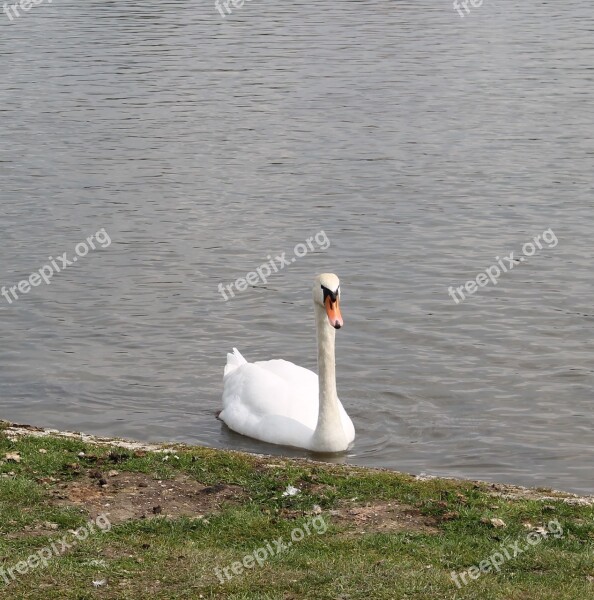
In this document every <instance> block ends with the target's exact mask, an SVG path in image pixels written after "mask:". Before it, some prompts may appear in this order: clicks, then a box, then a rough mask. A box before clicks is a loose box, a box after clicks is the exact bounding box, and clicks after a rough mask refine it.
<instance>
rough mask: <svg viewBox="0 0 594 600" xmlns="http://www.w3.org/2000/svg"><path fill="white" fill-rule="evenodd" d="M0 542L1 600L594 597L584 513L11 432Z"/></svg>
mask: <svg viewBox="0 0 594 600" xmlns="http://www.w3.org/2000/svg"><path fill="white" fill-rule="evenodd" d="M288 486H293V487H294V488H295V489H297V490H299V492H298V493H295V495H290V494H285V495H283V494H284V493H286V492H287V488H288ZM99 515H105V516H104V517H102V518H103V519H104V520H107V521H108V522H109V527H107V526H105V527H103V528H100V527H99V523H100V521H99V520H97V517H98V516H99ZM89 523H95V527H92V528H90V527H89ZM103 523H104V524H105V521H103ZM551 523H557V524H558V527H557V525H554V526H553V525H550V524H551ZM77 528H83V529H84V530H85V531H86V533H87V536H85V537H86V539H82V537H83V530H82V529H78V538H81V539H78V538H77V537H76V536H75V534H74V533H73V532H74V531H75V530H77ZM108 529H109V530H108ZM0 530H1V533H2V536H1V537H0V567H2V569H4V571H3V572H2V573H4V575H3V576H2V575H0V598H18V599H21V598H23V599H25V598H40V599H41V598H44V599H46V598H49V599H54V598H55V599H58V598H59V599H61V600H62V599H78V600H81V599H87V598H113V599H118V600H120V599H134V600H136V599H138V598H143V599H148V598H163V599H168V600H169V599H176V598H230V599H237V600H239V599H242V600H243V599H245V600H248V599H249V600H260V599H262V600H263V599H271V600H273V599H274V600H277V599H286V600H289V599H298V598H299V599H301V598H304V599H308V600H310V599H322V598H324V599H333V600H336V599H343V600H346V599H348V600H355V599H359V598H365V599H386V600H388V599H389V600H394V599H401V598H402V599H404V598H406V599H411V600H414V599H418V600H421V599H424V600H425V599H426V600H441V599H449V598H452V599H454V598H460V599H463V598H469V599H470V598H476V599H479V598H480V599H481V600H489V599H495V598H498V599H503V598H505V599H507V600H512V599H517V600H528V599H530V600H538V599H549V598H550V599H552V598H556V599H557V598H558V599H585V598H594V584H593V583H592V581H594V561H593V560H592V559H593V557H592V549H593V547H594V508H593V507H592V505H591V502H589V501H588V500H584V499H579V498H574V497H569V496H568V497H564V496H563V495H561V494H553V493H547V492H544V491H530V490H523V489H519V488H511V487H506V486H497V485H496V486H493V485H489V484H483V483H473V482H463V481H453V480H441V479H430V480H420V479H417V478H415V477H412V476H409V475H405V474H399V473H390V472H384V471H376V470H368V469H361V468H356V467H343V466H335V465H326V464H317V463H311V462H307V461H295V460H285V459H281V458H278V457H259V456H252V455H246V454H239V453H234V452H226V451H220V450H212V449H207V448H199V447H179V446H172V447H169V448H168V450H167V451H163V449H158V448H157V449H155V448H151V447H143V446H140V445H133V444H131V445H128V446H127V447H117V446H114V445H112V444H110V443H107V442H104V443H99V444H97V443H96V441H94V440H90V439H89V440H87V441H83V440H82V439H81V436H71V437H63V436H59V435H43V436H41V432H39V431H34V430H33V431H23V430H21V431H18V430H15V429H14V428H12V429H11V428H10V427H9V426H8V424H3V425H2V426H0ZM529 533H531V535H532V538H531V539H532V542H533V543H534V545H531V544H530V543H529V542H527V535H528V534H529ZM545 534H546V535H545ZM60 539H64V540H65V541H66V542H67V543H68V544H70V545H71V547H69V548H65V547H63V546H62V545H61V543H58V540H60ZM537 539H538V540H539V541H538V542H536V540H537ZM72 542H75V543H72ZM289 542H290V543H291V545H290V547H289V546H288V544H289ZM52 544H54V545H53V547H52ZM285 545H286V546H285ZM44 549H46V550H45V554H44ZM518 550H521V552H519V554H518V556H515V557H514V556H513V554H514V553H518ZM50 553H51V555H52V556H51V558H47V560H46V562H47V566H44V564H43V562H41V563H40V564H39V565H37V564H36V563H37V562H39V560H40V559H39V558H38V559H37V560H36V559H35V558H33V559H30V558H29V557H31V556H37V557H39V556H41V557H46V556H48V555H49V554H50ZM264 553H265V554H266V555H267V556H266V557H263V554H264ZM495 553H499V555H500V556H501V557H502V558H503V560H501V559H499V558H497V559H496V560H495V562H497V563H498V565H497V568H490V569H488V566H487V563H485V562H483V572H482V573H481V572H480V570H479V568H478V567H479V565H480V564H481V561H485V560H487V559H490V557H492V556H495ZM508 556H509V558H508ZM244 557H251V558H244ZM27 560H29V561H30V562H32V563H33V565H34V566H33V567H31V566H29V565H28V564H27V563H26V562H20V561H27ZM258 562H259V563H261V564H258ZM241 563H243V564H241ZM499 563H500V564H499ZM490 564H491V567H493V563H490ZM16 565H19V566H20V571H21V573H19V572H18V568H17V567H16ZM475 565H476V567H477V569H476V570H472V567H473V566H475ZM217 568H218V569H220V571H218V572H217V571H215V569H217ZM11 569H12V570H11ZM224 569H226V571H225V570H224ZM469 569H471V571H470V573H471V574H472V576H477V571H478V573H479V574H478V578H477V579H473V578H472V576H471V574H468V570H469ZM452 571H455V572H458V573H460V572H466V574H465V576H464V577H463V578H462V579H459V581H460V587H457V586H456V584H455V583H454V582H453V580H452V578H451V577H450V573H451V572H452ZM217 573H218V576H217ZM229 576H230V578H229ZM221 579H222V580H223V581H224V582H223V583H221ZM464 579H465V580H466V581H467V585H464V583H463V581H464ZM6 580H8V582H9V583H8V584H7V583H6Z"/></svg>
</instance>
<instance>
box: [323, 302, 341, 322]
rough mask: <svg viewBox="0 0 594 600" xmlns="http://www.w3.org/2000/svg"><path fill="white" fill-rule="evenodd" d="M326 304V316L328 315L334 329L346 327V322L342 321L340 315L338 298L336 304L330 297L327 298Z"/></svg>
mask: <svg viewBox="0 0 594 600" xmlns="http://www.w3.org/2000/svg"><path fill="white" fill-rule="evenodd" d="M324 304H325V306H326V314H327V315H328V321H330V325H332V327H334V329H340V328H341V327H342V326H343V325H344V321H343V320H342V315H341V314H340V306H339V304H338V298H336V301H335V302H332V298H330V296H326V301H325V302H324Z"/></svg>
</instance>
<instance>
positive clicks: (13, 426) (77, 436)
mask: <svg viewBox="0 0 594 600" xmlns="http://www.w3.org/2000/svg"><path fill="white" fill-rule="evenodd" d="M0 432H2V433H4V434H6V435H7V436H8V437H9V438H12V439H18V438H20V437H26V436H31V437H37V438H43V437H58V438H65V439H72V440H77V441H80V442H83V443H85V444H91V445H95V446H108V447H113V448H122V449H125V450H140V451H145V452H156V453H163V454H171V453H173V452H174V451H175V450H180V449H183V450H192V449H200V450H208V451H212V452H221V453H230V454H234V455H237V456H246V457H253V458H257V459H261V460H270V461H277V462H279V461H283V462H284V463H289V464H290V463H295V464H302V465H309V466H311V465H323V466H327V467H334V468H336V467H338V468H342V469H346V470H348V471H351V472H353V473H391V474H394V475H401V476H402V475H403V476H408V477H412V478H414V479H415V480H416V481H444V482H450V483H460V484H469V483H470V484H475V485H477V486H481V487H485V486H486V487H487V488H490V489H491V490H493V494H494V495H496V496H500V497H501V498H504V499H509V500H514V499H529V500H539V501H543V502H545V501H553V500H556V501H563V502H565V503H566V504H571V505H577V506H594V494H576V493H574V492H567V491H564V490H557V489H553V488H546V487H526V486H522V485H516V484H511V483H510V484H508V483H495V482H490V481H484V480H482V479H463V478H457V477H442V476H437V475H412V474H410V473H405V472H403V471H395V470H393V469H387V468H383V467H366V466H360V465H350V464H336V463H332V462H326V461H323V460H313V459H311V458H306V457H286V456H282V455H278V454H259V453H255V452H245V451H241V450H232V449H226V448H213V447H210V446H198V445H192V444H184V443H173V444H172V443H167V442H139V441H137V440H130V439H125V438H117V437H105V436H97V435H92V434H87V433H84V432H76V431H61V430H58V429H54V428H49V427H41V426H37V425H30V424H23V423H12V422H10V421H5V420H2V419H0Z"/></svg>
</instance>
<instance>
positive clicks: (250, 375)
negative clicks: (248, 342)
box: [219, 360, 318, 444]
mask: <svg viewBox="0 0 594 600" xmlns="http://www.w3.org/2000/svg"><path fill="white" fill-rule="evenodd" d="M317 380H318V378H317V375H316V374H315V373H313V372H312V371H308V370H307V369H303V368H302V367H298V366H297V365H294V364H293V363H289V362H288V361H284V360H272V361H263V362H258V363H246V364H244V365H241V366H240V367H238V368H237V369H235V370H234V371H233V372H231V373H229V374H228V375H227V376H226V377H225V378H224V388H223V410H222V412H221V414H220V415H219V417H220V418H221V419H222V420H223V421H224V422H225V423H226V424H227V425H228V426H229V427H230V428H231V429H233V430H234V431H237V432H238V433H242V434H243V435H248V436H251V437H256V438H258V439H263V438H262V430H263V429H265V428H264V426H263V425H262V423H263V422H264V421H263V419H266V420H268V422H270V421H269V420H270V419H271V418H272V417H275V418H276V417H278V418H283V419H287V420H291V421H293V422H295V423H296V424H300V425H301V426H303V427H304V428H306V429H310V430H311V431H313V429H314V428H315V425H316V422H317V418H318V389H317V387H318V386H317ZM293 426H295V425H293ZM288 431H289V430H288V428H287V427H283V428H282V429H281V430H280V431H279V435H280V436H282V435H283V433H285V434H287V433H288ZM310 433H311V432H310ZM302 434H303V432H301V433H300V434H299V436H300V435H302ZM266 441H269V440H266ZM274 443H281V444H287V443H288V442H287V441H283V440H279V439H276V440H275V441H274Z"/></svg>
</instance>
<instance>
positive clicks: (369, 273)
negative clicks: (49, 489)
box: [0, 0, 594, 492]
mask: <svg viewBox="0 0 594 600" xmlns="http://www.w3.org/2000/svg"><path fill="white" fill-rule="evenodd" d="M593 16H594V8H593V6H592V3H591V0H567V1H566V2H563V3H550V2H544V1H539V0H525V1H523V2H519V3H518V2H512V1H511V0H497V1H495V0H485V2H484V4H483V6H482V7H479V8H471V13H470V14H469V15H466V16H465V17H464V18H460V17H459V16H458V14H457V13H456V11H455V10H454V9H453V8H452V3H451V2H450V1H449V0H439V1H438V0H431V1H429V0H420V1H415V2H410V3H408V2H400V1H395V0H393V1H371V0H370V1H345V2H340V3H336V2H335V3H322V2H304V1H301V0H300V1H295V0H287V1H285V2H282V3H278V2H277V3H273V2H269V1H268V0H252V1H250V2H246V4H245V5H244V6H243V7H242V8H237V9H235V10H234V11H233V13H232V14H231V15H229V16H228V17H226V18H225V19H223V18H222V17H221V16H220V14H219V13H218V12H217V10H216V9H215V7H214V3H211V2H210V1H209V2H200V1H191V2H190V1H187V0H175V1H172V0H169V1H166V0H165V1H164V0H159V1H156V0H144V1H142V2H108V1H105V0H85V1H84V2H78V1H77V2H75V1H73V0H55V1H54V2H53V3H51V4H49V3H44V4H41V5H39V6H34V7H33V8H32V9H31V10H30V11H29V12H28V13H24V14H22V15H21V16H20V17H19V18H18V19H15V20H14V21H13V22H10V21H9V20H8V18H7V17H6V15H5V14H3V13H0V56H1V57H2V59H1V61H0V117H1V119H0V131H1V137H0V185H1V204H0V206H1V220H0V235H1V239H2V244H1V245H0V285H5V286H11V285H14V284H16V283H18V282H19V281H20V280H22V279H23V278H25V277H28V276H29V274H30V273H32V272H33V271H35V270H37V269H39V268H41V267H42V266H43V265H45V264H46V263H48V258H49V257H50V256H52V257H57V256H60V255H62V253H63V252H66V251H67V252H68V253H69V255H70V256H72V255H73V253H74V247H75V245H76V244H77V243H78V242H80V241H82V240H85V238H87V237H89V236H90V235H92V234H94V233H95V232H96V231H98V230H99V229H101V228H106V231H107V232H108V233H109V235H110V237H111V239H112V244H111V245H110V246H109V247H106V248H103V249H102V248H98V249H97V250H95V251H91V252H90V253H89V254H88V255H87V256H86V257H84V258H80V259H79V260H78V262H77V264H76V265H73V266H71V267H68V269H66V270H65V271H64V272H63V273H60V274H57V275H55V276H54V278H53V279H52V281H51V284H50V285H45V284H42V285H40V286H38V287H35V288H33V289H32V290H31V291H30V292H29V293H27V294H26V295H23V297H22V298H20V299H19V300H18V301H13V303H12V304H8V302H7V301H6V300H5V299H4V298H2V297H0V335H1V340H2V343H1V345H0V416H1V417H3V418H5V419H10V420H15V421H20V422H29V423H36V424H42V425H47V426H53V427H58V428H67V429H74V430H84V431H87V432H89V433H97V434H106V435H118V436H128V437H134V438H139V439H143V440H149V439H151V440H161V439H167V440H177V441H186V442H193V443H198V444H208V445H213V446H218V447H228V448H236V449H246V450H256V451H264V452H269V453H274V452H286V451H284V450H282V449H277V448H275V447H273V446H267V445H266V444H260V443H258V442H254V441H251V440H249V439H247V438H243V437H241V436H239V435H236V434H234V433H232V432H230V431H228V430H227V429H225V428H224V426H222V424H221V423H220V422H219V421H217V420H216V418H215V412H216V410H217V409H218V408H219V401H220V393H221V387H222V386H221V376H222V368H223V365H224V363H225V354H226V352H227V351H229V350H230V349H231V348H232V347H233V346H237V347H238V348H239V349H240V350H241V351H242V352H243V353H244V355H245V356H246V357H247V358H248V359H251V360H263V359H267V358H273V357H284V358H286V359H289V360H291V361H294V362H296V363H298V364H301V365H303V366H306V367H309V368H315V332H314V323H313V314H312V306H311V292H310V288H311V282H312V278H313V276H314V275H315V274H316V273H318V272H321V271H327V270H331V271H335V272H336V273H338V274H339V275H340V277H341V282H342V287H343V316H344V318H345V328H344V329H342V330H341V331H340V332H338V335H337V343H338V348H337V361H338V367H337V368H338V387H339V393H340V396H341V399H342V401H343V403H344V405H345V407H346V408H347V410H348V412H349V413H350V414H351V416H352V418H353V421H354V422H355V425H356V429H357V439H356V442H355V445H354V447H353V449H352V451H351V452H350V453H349V454H348V456H347V457H346V458H342V459H337V460H347V461H350V462H352V463H357V464H363V465H374V466H382V467H387V468H390V469H397V470H404V471H411V472H414V473H419V472H427V473H432V474H444V475H453V476H464V477H472V478H483V479H489V480H497V481H510V482H516V483H522V484H527V485H536V484H538V485H544V486H552V487H557V488H564V489H568V490H575V491H587V492H594V443H593V438H594V395H593V388H594V375H593V366H594V308H593V306H592V304H593V293H592V292H593V289H592V280H593V270H592V253H593V250H594V244H593V241H592V231H593V227H592V223H593V221H592V216H593V194H592V191H593V190H592V187H593V186H592V178H593V172H594V143H593V133H594V125H593V122H594V103H593V100H592V98H593V93H594V84H593V77H594V45H593V42H592V40H593V39H594V36H593V30H594V26H593V22H594V20H593V19H592V17H593ZM548 228H552V230H553V232H554V234H555V236H556V238H557V239H558V244H557V245H556V246H555V247H552V245H550V246H551V247H549V245H546V244H545V245H544V246H543V248H542V250H538V251H537V252H536V254H535V256H533V257H531V258H530V259H528V260H525V261H523V262H520V263H517V266H515V267H514V268H513V270H512V271H510V272H508V273H505V274H503V275H502V276H501V277H500V279H499V282H498V284H497V285H493V284H489V285H487V286H486V287H484V288H481V289H480V290H479V291H478V292H476V293H475V294H474V295H473V296H472V297H470V298H468V299H467V300H465V301H464V302H461V303H460V304H456V303H455V302H454V301H453V300H452V298H451V297H450V296H449V295H448V286H452V285H453V286H460V285H463V284H464V283H465V282H466V281H467V280H469V279H472V278H475V277H476V275H477V274H478V273H480V272H481V271H483V270H484V269H485V268H487V267H489V266H490V265H492V264H496V258H495V257H504V256H507V255H508V254H509V253H510V252H512V251H513V252H514V253H515V256H516V257H517V256H520V255H521V252H522V246H523V244H524V243H525V242H528V241H530V240H531V239H532V238H533V237H534V236H536V235H538V234H542V232H543V231H545V230H546V229H548ZM322 230H323V231H324V232H325V233H326V235H327V236H328V239H329V240H330V242H331V245H330V247H329V248H328V249H327V250H321V249H320V248H318V247H316V250H315V251H314V252H309V253H308V254H307V256H304V257H302V258H299V259H298V260H296V261H295V262H294V263H292V264H291V265H290V266H288V267H286V268H285V269H284V270H282V271H281V272H279V273H277V274H274V275H273V276H272V277H271V278H270V280H269V282H268V283H267V284H266V285H265V286H264V285H257V286H256V287H249V288H248V289H247V290H245V291H243V292H240V293H237V295H236V297H235V298H233V299H231V300H229V301H228V302H224V301H223V299H222V295H221V294H220V293H219V291H218V289H217V286H218V285H219V283H221V282H222V283H225V284H228V283H231V282H233V281H235V280H236V279H237V278H238V277H241V276H243V275H245V274H246V273H247V272H249V271H252V270H254V269H255V268H256V267H258V266H259V265H260V264H261V263H262V262H264V261H266V260H267V256H268V255H269V254H270V255H272V256H275V255H277V254H281V253H282V252H287V256H293V248H294V246H295V244H297V243H299V242H303V241H305V240H306V239H307V238H308V237H310V236H314V235H315V234H316V233H318V232H320V231H322ZM289 454H292V455H295V454H299V453H298V452H293V451H289Z"/></svg>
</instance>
